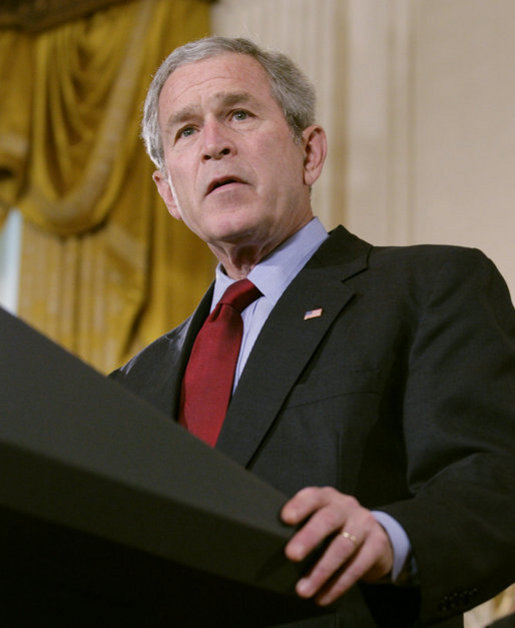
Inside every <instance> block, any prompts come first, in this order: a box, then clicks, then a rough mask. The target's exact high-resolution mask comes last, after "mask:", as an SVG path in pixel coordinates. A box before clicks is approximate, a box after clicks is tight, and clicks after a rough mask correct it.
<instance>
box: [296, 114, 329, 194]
mask: <svg viewBox="0 0 515 628" xmlns="http://www.w3.org/2000/svg"><path fill="white" fill-rule="evenodd" d="M302 144H303V146H304V153H305V157H304V183H305V184H306V185H309V186H312V185H313V183H315V181H316V180H317V179H318V177H319V176H320V173H321V172H322V168H323V165H324V161H325V157H326V155H327V138H326V135H325V131H324V129H323V128H322V127H321V126H319V125H318V124H313V125H311V126H308V127H306V128H305V129H304V131H303V132H302Z"/></svg>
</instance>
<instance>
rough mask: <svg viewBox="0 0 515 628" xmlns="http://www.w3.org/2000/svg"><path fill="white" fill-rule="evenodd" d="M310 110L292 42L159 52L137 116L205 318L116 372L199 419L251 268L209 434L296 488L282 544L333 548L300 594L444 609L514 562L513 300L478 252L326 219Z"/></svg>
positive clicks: (441, 617)
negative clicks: (192, 261) (238, 338)
mask: <svg viewBox="0 0 515 628" xmlns="http://www.w3.org/2000/svg"><path fill="white" fill-rule="evenodd" d="M313 106H314V96H313V92H312V89H311V87H310V85H309V83H308V82H307V81H306V80H305V78H304V77H303V76H302V75H301V74H300V72H299V71H298V70H297V69H296V68H295V67H294V66H293V64H292V63H291V62H290V61H289V60H288V59H287V58H286V57H284V56H283V55H280V54H272V53H265V52H263V51H261V50H260V49H258V48H257V47H256V46H255V45H254V44H252V43H251V42H248V41H246V40H231V39H224V38H208V39H206V40H201V41H199V42H194V43H192V44H188V45H186V46H184V47H182V48H180V49H178V50H176V51H174V52H173V53H172V54H171V55H170V57H168V59H167V60H166V61H165V62H164V63H163V65H162V66H161V68H160V69H159V71H158V72H157V73H156V76H155V77H154V80H153V83H152V85H151V87H150V90H149V94H148V96H147V102H146V105H145V119H144V125H143V137H144V139H145V142H146V145H147V150H148V152H149V154H150V156H151V158H152V159H153V160H154V162H155V163H156V165H157V167H158V169H157V171H156V172H155V173H154V181H155V183H156V185H157V187H158V190H159V193H160V194H161V196H162V198H163V200H164V202H165V204H166V206H167V208H168V210H169V212H170V213H171V214H172V216H173V217H175V218H177V219H179V220H183V221H184V222H185V223H186V225H187V226H188V227H189V228H190V229H191V230H192V231H193V232H194V233H196V234H197V235H198V236H199V237H200V238H201V239H202V240H204V241H205V242H206V243H207V245H208V246H209V248H210V249H211V250H212V251H213V253H214V254H215V255H216V257H217V258H218V261H219V266H218V268H217V276H216V282H215V283H214V286H212V287H211V289H210V290H209V292H208V293H207V294H206V296H205V298H204V299H203V301H202V302H201V304H200V306H199V308H198V309H197V311H196V312H195V313H194V314H193V316H192V317H191V318H190V319H188V321H186V322H185V323H183V325H181V326H180V327H179V328H177V329H176V330H174V331H172V332H170V334H167V335H166V336H164V337H162V338H161V339H159V340H157V341H156V342H155V343H153V344H152V345H151V346H150V347H148V348H147V349H146V350H144V351H143V352H142V353H141V354H140V355H139V356H137V357H136V358H134V359H133V360H132V361H131V362H130V363H129V364H128V365H127V366H125V367H123V368H122V369H120V370H119V371H118V372H116V373H115V374H114V377H115V378H116V379H118V380H119V381H121V382H122V383H123V384H124V385H126V386H128V387H129V388H131V389H132V390H134V391H136V392H137V393H138V394H141V395H143V396H144V397H146V398H147V399H148V400H150V401H151V402H152V403H154V404H155V405H157V406H158V407H160V408H162V409H163V410H164V411H166V412H168V413H169V414H171V415H172V417H173V418H174V419H176V420H177V419H180V420H181V422H183V423H184V424H185V425H186V426H188V425H189V424H188V419H187V418H186V419H185V418H184V416H183V414H184V413H185V412H187V406H188V403H189V398H188V397H187V394H188V385H189V384H188V382H187V375H186V377H185V376H184V373H185V371H186V373H187V363H188V360H189V361H190V363H191V362H192V361H193V360H194V355H195V349H194V350H193V351H192V346H193V343H194V341H195V337H196V336H197V334H198V332H199V330H200V328H201V326H202V324H203V322H204V320H205V319H206V317H207V315H208V313H209V310H210V309H213V308H214V307H215V306H216V304H217V303H218V301H219V300H220V298H221V296H222V294H223V293H224V291H225V289H226V288H227V287H228V286H229V285H230V284H231V283H233V282H234V281H235V280H241V279H243V278H247V279H249V280H250V281H251V282H252V283H253V284H254V285H255V286H256V287H257V288H258V290H259V294H260V295H261V296H259V297H258V298H257V299H256V300H255V301H254V302H252V303H251V304H250V305H248V306H247V307H246V308H245V309H244V310H243V313H242V318H243V324H244V331H243V340H242V344H241V349H240V350H239V357H238V363H237V366H236V372H235V380H234V393H233V395H232V399H231V402H230V405H229V407H228V409H227V414H226V416H225V420H224V422H223V425H222V427H221V430H220V433H219V435H218V434H217V435H216V437H215V439H214V442H216V447H217V448H218V449H220V450H221V451H222V452H224V453H226V454H227V455H229V456H230V457H232V458H233V459H235V460H236V461H237V462H239V463H240V464H242V465H243V466H245V467H247V468H248V469H249V470H251V471H253V472H254V473H256V474H257V475H259V476H260V477H262V478H263V479H265V480H266V481H267V482H269V483H270V484H272V485H274V486H276V487H277V488H279V489H280V490H282V491H283V492H284V493H286V494H287V495H288V496H290V499H289V500H288V501H287V503H286V504H285V506H284V508H283V510H282V513H281V516H282V518H283V520H284V521H285V522H286V523H287V524H290V525H292V526H299V529H298V531H297V532H296V533H295V534H294V535H293V537H292V539H291V540H290V542H289V543H288V545H287V547H286V549H285V552H286V556H287V557H288V558H289V559H290V560H293V561H300V560H303V559H304V558H305V557H306V556H308V555H309V554H310V553H311V552H312V551H313V550H314V549H315V548H317V547H319V546H320V544H324V546H323V547H324V549H323V551H322V552H321V555H320V556H319V557H318V558H317V560H316V561H315V564H314V566H313V567H312V569H311V570H310V571H309V573H307V574H305V576H303V577H302V578H301V579H300V580H299V582H298V583H297V593H298V595H299V596H300V597H303V598H313V599H314V600H315V602H316V603H317V604H319V605H320V606H327V605H331V613H333V614H328V615H327V616H324V617H322V618H318V619H317V622H318V623H317V624H316V625H321V626H322V625H337V624H336V623H334V622H337V621H342V622H343V621H345V618H347V621H353V624H352V625H360V626H361V625H363V626H365V625H375V623H377V624H379V625H411V624H413V623H415V622H416V621H419V620H420V621H422V622H424V623H430V622H445V621H447V620H448V619H449V618H451V617H453V616H456V615H459V614H460V613H462V612H463V611H464V610H466V609H467V608H470V607H472V606H474V605H475V604H478V603H480V602H481V601H483V600H484V599H487V598H488V597H490V596H492V595H493V594H495V593H496V592H498V591H499V590H500V589H502V588H503V587H504V586H507V585H508V584H510V582H511V581H512V580H513V575H514V573H515V566H514V565H515V563H514V560H515V552H514V545H515V543H514V542H515V526H514V525H513V523H514V521H515V516H514V514H515V510H514V501H515V500H514V499H513V489H514V487H515V482H514V477H515V473H514V456H513V453H514V442H515V421H514V405H515V404H514V403H513V401H514V396H513V390H514V374H515V316H514V311H513V308H512V305H511V303H510V299H509V295H508V292H507V289H506V287H505V285H504V282H503V281H502V279H501V278H500V276H499V275H498V273H497V271H496V270H495V268H494V267H493V265H492V264H491V262H490V261H489V260H487V259H486V258H485V257H484V256H483V255H482V254H481V253H479V252H477V251H472V250H465V249H459V248H455V247H425V246H424V247H406V248H377V247H372V246H371V245H369V244H367V243H365V242H363V241H362V240H360V239H358V238H356V237H355V236H353V235H351V234H350V233H348V232H347V231H346V230H345V229H343V228H341V227H340V228H339V229H337V230H335V231H334V232H332V233H331V234H329V235H327V233H326V232H325V231H324V230H323V228H322V226H321V225H320V223H319V222H318V220H317V219H315V218H313V211H312V207H311V201H310V190H311V186H312V185H313V184H314V183H315V181H316V180H317V178H318V177H319V175H320V172H321V170H322V166H323V162H324V158H325V155H326V138H325V134H324V131H323V129H322V128H321V127H320V126H319V125H317V124H315V123H314V115H313ZM199 339H200V334H199ZM190 354H191V359H190ZM188 368H189V365H188ZM181 383H182V387H181ZM181 388H182V391H181ZM510 395H511V396H510ZM197 396H198V395H197ZM185 399H186V401H185ZM346 599H348V600H350V599H352V604H350V602H349V603H345V600H346ZM351 606H352V608H351ZM337 617H338V618H339V619H336V618H337ZM349 617H353V618H354V619H353V620H350V619H349ZM356 618H359V619H356ZM456 621H457V623H456V622H455V620H452V619H451V620H450V623H447V624H446V625H459V623H460V622H459V620H456ZM324 622H327V623H324ZM242 625H245V622H244V621H242ZM310 625H312V624H310ZM338 625H340V624H338ZM345 625H349V624H347V623H346V624H345ZM442 625H443V624H442Z"/></svg>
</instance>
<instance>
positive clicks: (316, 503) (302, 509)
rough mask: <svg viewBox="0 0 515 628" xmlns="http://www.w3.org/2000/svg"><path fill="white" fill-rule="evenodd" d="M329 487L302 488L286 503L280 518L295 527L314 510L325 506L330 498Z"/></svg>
mask: <svg viewBox="0 0 515 628" xmlns="http://www.w3.org/2000/svg"><path fill="white" fill-rule="evenodd" d="M332 490H333V489H331V488H330V487H325V488H320V487H315V486H310V487H307V488H303V489H302V490H300V491H299V492H298V493H296V494H295V495H294V496H293V497H292V498H291V499H290V500H288V501H287V502H286V504H285V505H284V506H283V508H282V511H281V518H282V520H283V521H284V522H285V523H288V524H289V525H297V524H299V523H300V522H301V521H304V519H306V518H307V517H308V516H309V515H311V514H312V513H313V512H315V510H317V509H318V508H321V507H322V506H324V505H326V504H327V503H328V502H329V500H330V496H329V495H328V493H329V491H332Z"/></svg>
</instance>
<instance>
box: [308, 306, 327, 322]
mask: <svg viewBox="0 0 515 628" xmlns="http://www.w3.org/2000/svg"><path fill="white" fill-rule="evenodd" d="M323 311H324V310H323V309H322V308H321V307H317V308H316V309H315V310H308V311H307V312H306V313H305V314H304V320H305V321H309V320H310V319H311V318H320V317H321V316H322V313H323Z"/></svg>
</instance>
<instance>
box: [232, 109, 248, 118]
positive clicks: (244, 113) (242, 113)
mask: <svg viewBox="0 0 515 628" xmlns="http://www.w3.org/2000/svg"><path fill="white" fill-rule="evenodd" d="M250 115H251V114H250V113H249V112H248V111H245V109H238V110H237V111H234V112H233V114H232V117H233V118H234V119H235V120H246V119H247V118H250Z"/></svg>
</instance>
